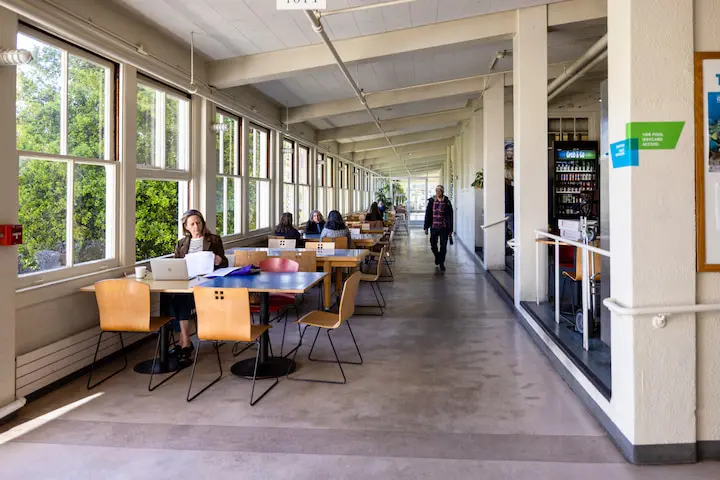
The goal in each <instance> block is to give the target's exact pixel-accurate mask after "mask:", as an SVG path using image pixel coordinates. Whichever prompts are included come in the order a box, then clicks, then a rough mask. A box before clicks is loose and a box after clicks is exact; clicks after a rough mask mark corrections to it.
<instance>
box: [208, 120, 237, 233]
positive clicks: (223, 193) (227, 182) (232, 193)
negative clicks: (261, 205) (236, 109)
mask: <svg viewBox="0 0 720 480" xmlns="http://www.w3.org/2000/svg"><path fill="white" fill-rule="evenodd" d="M215 124H216V125H218V128H217V130H218V133H217V137H216V145H217V162H218V175H217V179H216V182H215V210H216V213H215V223H216V229H217V233H218V235H223V236H225V235H233V234H237V233H241V222H240V212H241V205H242V196H241V192H242V177H241V173H242V169H241V166H240V155H239V152H240V149H239V148H238V147H239V144H240V119H239V118H237V117H235V116H233V115H230V114H227V113H225V112H219V113H218V114H217V115H216V116H215Z"/></svg>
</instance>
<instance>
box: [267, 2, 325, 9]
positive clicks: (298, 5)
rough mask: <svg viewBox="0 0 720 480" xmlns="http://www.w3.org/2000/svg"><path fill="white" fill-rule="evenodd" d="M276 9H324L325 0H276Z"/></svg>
mask: <svg viewBox="0 0 720 480" xmlns="http://www.w3.org/2000/svg"><path fill="white" fill-rule="evenodd" d="M276 1H277V3H276V5H277V9H278V10H325V9H326V8H327V0H276Z"/></svg>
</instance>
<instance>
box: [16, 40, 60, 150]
mask: <svg viewBox="0 0 720 480" xmlns="http://www.w3.org/2000/svg"><path fill="white" fill-rule="evenodd" d="M17 43H18V48H22V49H26V50H29V51H30V52H32V55H33V61H32V62H30V63H28V64H25V65H19V66H18V67H17V104H16V114H17V115H16V117H17V148H18V150H26V151H32V152H43V153H60V83H61V81H60V78H61V71H62V60H61V53H60V50H58V49H57V48H54V47H50V46H48V45H45V44H44V43H41V42H39V41H37V40H35V39H32V38H30V37H27V36H25V35H22V34H18V36H17Z"/></svg>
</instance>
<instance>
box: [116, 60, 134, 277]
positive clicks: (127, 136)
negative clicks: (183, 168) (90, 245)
mask: <svg viewBox="0 0 720 480" xmlns="http://www.w3.org/2000/svg"><path fill="white" fill-rule="evenodd" d="M136 166H137V69H136V68H135V67H132V66H129V65H127V64H123V65H122V66H121V67H120V199H119V205H120V210H119V211H118V216H119V219H120V222H119V224H120V225H119V226H120V250H119V252H118V253H119V255H120V264H121V265H128V266H129V265H134V264H135V255H136V254H135V197H136V195H135V179H136V169H137V167H136Z"/></svg>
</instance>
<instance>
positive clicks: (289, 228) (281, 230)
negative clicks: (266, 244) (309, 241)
mask: <svg viewBox="0 0 720 480" xmlns="http://www.w3.org/2000/svg"><path fill="white" fill-rule="evenodd" d="M275 236H277V237H283V238H287V239H288V240H300V239H302V235H301V234H300V232H298V231H297V229H296V228H295V227H294V226H293V216H292V213H288V212H285V213H283V214H282V217H280V223H279V224H278V226H277V227H275Z"/></svg>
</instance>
